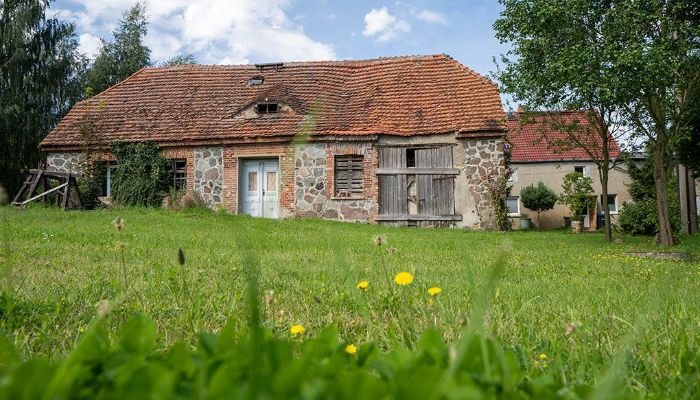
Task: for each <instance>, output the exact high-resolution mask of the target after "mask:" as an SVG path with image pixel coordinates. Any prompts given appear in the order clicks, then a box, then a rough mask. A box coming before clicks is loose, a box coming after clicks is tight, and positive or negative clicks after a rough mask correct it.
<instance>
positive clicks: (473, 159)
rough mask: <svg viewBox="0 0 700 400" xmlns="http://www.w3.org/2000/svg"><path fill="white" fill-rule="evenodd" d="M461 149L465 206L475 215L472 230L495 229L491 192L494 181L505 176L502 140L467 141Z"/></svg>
mask: <svg viewBox="0 0 700 400" xmlns="http://www.w3.org/2000/svg"><path fill="white" fill-rule="evenodd" d="M462 147H463V149H464V154H465V157H466V160H465V163H464V173H465V175H466V179H467V197H468V198H467V202H468V203H470V204H471V205H473V207H474V210H475V212H476V214H477V219H476V221H474V223H473V225H472V226H471V228H477V229H496V218H495V215H494V207H493V200H492V198H491V194H490V191H491V187H492V184H493V182H494V181H495V179H496V178H497V177H499V176H503V174H505V158H504V156H503V140H500V139H494V140H470V141H465V142H462Z"/></svg>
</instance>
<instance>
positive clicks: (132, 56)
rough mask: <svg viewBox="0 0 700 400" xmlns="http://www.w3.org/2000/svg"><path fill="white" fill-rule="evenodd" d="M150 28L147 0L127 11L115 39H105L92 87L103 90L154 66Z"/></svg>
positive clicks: (92, 70)
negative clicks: (148, 37)
mask: <svg viewBox="0 0 700 400" xmlns="http://www.w3.org/2000/svg"><path fill="white" fill-rule="evenodd" d="M147 30H148V19H147V16H146V5H145V3H136V4H135V5H134V6H133V7H132V8H131V9H130V10H129V11H127V12H125V13H124V15H123V16H122V19H121V21H119V26H118V27H117V29H116V30H115V31H114V33H113V35H114V41H113V42H111V43H110V42H106V41H105V40H102V46H101V48H100V52H99V54H98V55H97V58H96V59H95V61H94V63H93V64H92V67H91V68H90V71H89V72H88V86H89V87H90V88H92V90H94V92H95V93H100V92H102V91H103V90H105V89H107V88H108V87H110V86H112V85H115V84H117V83H119V82H121V81H123V80H124V79H126V78H128V77H129V76H130V75H132V74H133V73H135V72H136V71H138V70H140V69H141V68H144V67H147V66H149V65H151V59H150V57H151V50H150V49H149V48H148V47H146V45H145V44H144V42H143V40H144V37H145V36H146V32H147Z"/></svg>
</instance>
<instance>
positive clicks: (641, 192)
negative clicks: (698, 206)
mask: <svg viewBox="0 0 700 400" xmlns="http://www.w3.org/2000/svg"><path fill="white" fill-rule="evenodd" d="M646 153H647V158H646V159H645V160H644V162H642V163H641V165H638V164H637V162H635V161H634V160H627V170H628V171H629V175H630V178H632V182H631V183H630V184H629V186H628V188H629V192H630V196H631V197H632V200H633V201H632V202H631V203H625V204H624V205H623V207H622V209H621V210H620V215H619V219H618V222H619V225H620V230H621V231H622V232H625V233H629V234H633V235H647V236H654V235H657V234H658V233H659V217H658V214H657V213H656V185H655V183H654V162H653V161H652V160H651V158H650V157H649V156H648V155H649V154H650V153H651V149H648V150H647V152H646ZM667 195H668V198H669V203H670V204H669V206H670V209H669V215H670V217H671V229H672V231H673V232H674V233H676V232H679V231H680V229H681V226H680V212H681V211H680V206H679V202H678V188H677V182H676V180H675V179H672V180H670V181H669V183H668V189H667Z"/></svg>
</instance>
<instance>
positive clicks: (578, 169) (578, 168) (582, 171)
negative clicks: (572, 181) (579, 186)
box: [574, 165, 588, 176]
mask: <svg viewBox="0 0 700 400" xmlns="http://www.w3.org/2000/svg"><path fill="white" fill-rule="evenodd" d="M574 172H578V173H579V174H581V175H583V176H588V174H587V173H586V167H585V166H583V165H577V166H575V167H574Z"/></svg>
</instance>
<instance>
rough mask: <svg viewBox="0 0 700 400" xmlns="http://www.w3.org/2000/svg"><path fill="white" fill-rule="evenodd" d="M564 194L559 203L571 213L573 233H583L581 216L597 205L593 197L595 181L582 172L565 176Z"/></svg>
mask: <svg viewBox="0 0 700 400" xmlns="http://www.w3.org/2000/svg"><path fill="white" fill-rule="evenodd" d="M562 189H563V192H562V194H561V196H560V197H559V202H560V203H562V204H565V205H567V206H568V207H569V210H570V211H571V231H572V232H574V233H581V231H582V230H583V222H582V220H581V215H582V214H583V213H584V211H586V209H587V208H588V207H593V206H594V205H595V198H594V197H593V180H592V179H591V178H590V177H587V176H583V174H582V173H580V172H570V173H568V174H566V175H565V176H564V183H563V184H562Z"/></svg>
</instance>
